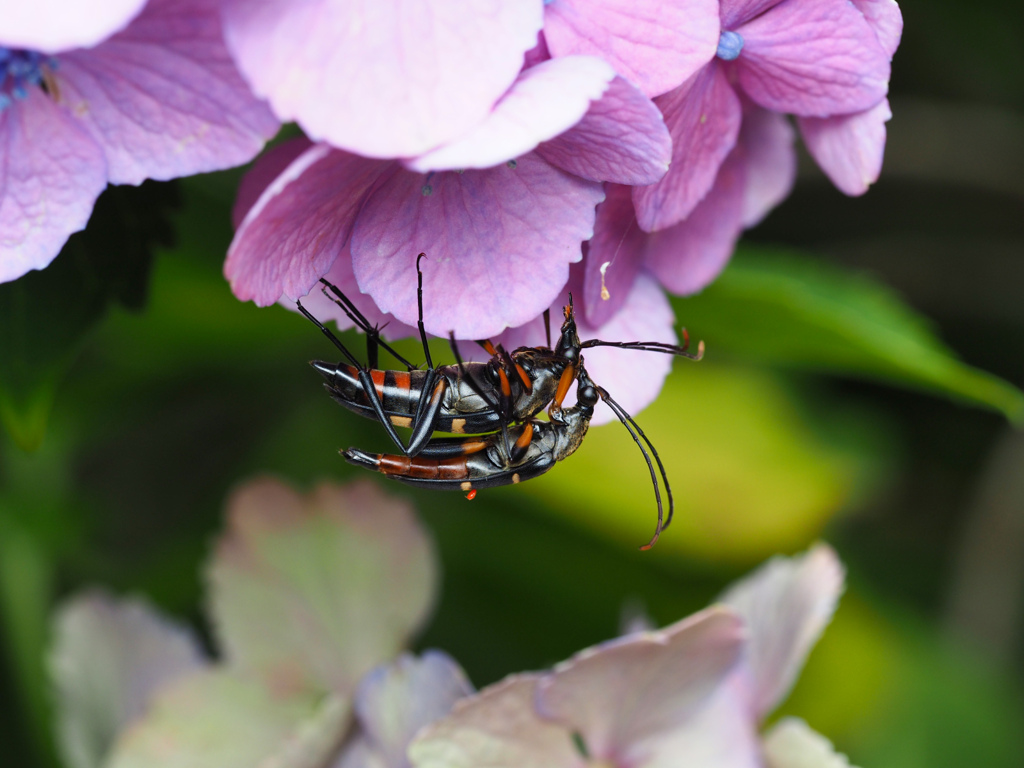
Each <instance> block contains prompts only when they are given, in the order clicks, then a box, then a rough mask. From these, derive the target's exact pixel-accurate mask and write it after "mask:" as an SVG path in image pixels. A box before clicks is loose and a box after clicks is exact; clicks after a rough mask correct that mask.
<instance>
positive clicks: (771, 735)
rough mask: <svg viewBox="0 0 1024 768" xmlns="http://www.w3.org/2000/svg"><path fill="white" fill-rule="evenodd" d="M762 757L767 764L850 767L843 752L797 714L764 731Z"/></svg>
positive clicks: (797, 767)
mask: <svg viewBox="0 0 1024 768" xmlns="http://www.w3.org/2000/svg"><path fill="white" fill-rule="evenodd" d="M764 757H765V763H766V764H767V767H768V768H805V767H806V766H815V768H850V761H849V760H848V759H847V758H846V755H843V754H840V753H838V752H836V750H835V747H833V746H832V742H830V741H829V740H828V739H826V738H825V737H824V736H822V735H821V734H820V733H815V732H814V731H813V730H812V729H811V727H810V726H808V725H807V723H805V722H804V721H803V720H801V719H799V718H796V717H787V718H784V719H782V720H780V721H779V722H778V723H776V724H775V725H774V726H772V728H771V730H769V731H768V733H767V734H765V739H764Z"/></svg>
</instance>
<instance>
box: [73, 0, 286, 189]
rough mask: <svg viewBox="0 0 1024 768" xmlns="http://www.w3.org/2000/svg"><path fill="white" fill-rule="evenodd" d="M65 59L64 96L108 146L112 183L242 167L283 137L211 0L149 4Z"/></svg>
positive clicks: (155, 0) (166, 0)
mask: <svg viewBox="0 0 1024 768" xmlns="http://www.w3.org/2000/svg"><path fill="white" fill-rule="evenodd" d="M60 62H61V68H60V69H59V70H58V71H57V82H58V85H59V87H60V94H61V100H62V101H64V102H65V103H67V105H68V106H69V108H70V109H71V111H72V113H73V114H74V115H75V117H76V118H77V119H78V120H79V121H80V122H81V123H82V124H83V125H84V126H85V127H86V128H87V129H88V130H89V131H91V132H92V134H93V136H94V137H95V138H96V141H97V142H99V144H100V145H101V146H102V147H103V149H104V152H105V153H106V156H107V164H108V167H109V171H108V173H109V178H110V181H111V182H112V183H114V184H139V183H141V182H142V181H143V180H144V179H146V178H152V179H171V178H175V177H177V176H188V175H191V174H194V173H203V172H206V171H214V170H219V169H222V168H231V167H233V166H236V165H241V164H242V163H246V162H248V161H249V160H251V159H252V158H253V157H255V156H256V154H257V153H258V152H259V151H260V150H261V149H262V148H263V145H264V144H265V143H266V141H267V139H269V138H270V137H271V136H273V135H274V134H275V133H277V129H278V122H277V120H276V119H275V118H274V116H273V115H272V114H271V113H270V110H269V109H268V108H267V106H266V104H264V103H263V102H261V101H258V100H257V99H256V98H255V97H254V96H253V95H252V93H251V92H250V90H249V88H248V86H246V84H245V83H244V82H243V80H242V78H241V76H240V75H239V74H238V71H237V70H236V69H235V65H234V63H233V62H232V61H231V57H230V56H229V55H228V51H227V48H225V46H224V41H223V36H222V33H221V25H220V17H219V15H218V13H217V10H216V7H213V6H211V5H210V3H209V2H207V0H151V2H150V3H149V5H147V6H146V9H145V10H144V11H143V12H142V13H141V14H140V15H139V17H138V18H136V19H135V21H133V22H132V23H131V24H130V25H129V26H128V28H127V29H125V30H124V31H123V32H119V33H118V34H116V35H114V37H112V38H110V39H109V40H107V41H106V42H105V43H103V45H101V46H99V47H97V48H94V49H88V50H76V51H71V52H69V53H67V54H64V55H63V56H61V58H60Z"/></svg>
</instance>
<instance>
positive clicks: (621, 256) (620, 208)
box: [553, 184, 648, 326]
mask: <svg viewBox="0 0 1024 768" xmlns="http://www.w3.org/2000/svg"><path fill="white" fill-rule="evenodd" d="M647 238H648V235H647V233H646V232H644V231H643V230H641V229H640V227H639V226H638V225H637V223H636V213H635V211H634V210H633V190H632V189H630V188H629V187H625V186H620V185H618V184H607V185H605V199H604V202H603V203H601V204H600V205H599V206H598V207H597V220H596V221H595V222H594V236H593V237H592V238H591V239H590V242H589V243H587V256H586V258H585V259H584V261H583V263H584V266H585V275H584V278H583V308H584V311H585V314H586V320H587V324H588V325H591V326H599V325H603V324H604V323H606V322H608V320H610V319H611V318H612V317H613V316H614V315H615V313H616V312H618V311H619V309H620V308H621V307H622V305H623V304H624V303H625V302H626V297H627V296H628V295H629V292H630V290H631V289H632V287H633V282H634V281H635V280H636V275H637V272H639V271H640V268H641V266H642V265H643V263H644V255H645V249H646V247H647ZM553 314H554V313H553ZM555 316H556V317H557V315H555Z"/></svg>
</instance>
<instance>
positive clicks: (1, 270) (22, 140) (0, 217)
mask: <svg viewBox="0 0 1024 768" xmlns="http://www.w3.org/2000/svg"><path fill="white" fill-rule="evenodd" d="M106 186H107V167H106V163H105V162H104V160H103V150H102V149H101V148H100V146H99V145H98V144H97V143H96V142H95V141H94V140H93V139H92V137H90V136H89V134H88V133H86V132H85V131H83V130H82V129H81V127H79V126H78V125H77V124H76V123H75V121H74V120H73V119H72V118H71V116H70V115H68V114H67V113H66V112H65V111H64V110H63V109H61V108H60V107H58V106H57V105H56V104H54V103H53V101H52V100H51V99H50V98H48V97H47V96H46V95H45V94H43V92H42V91H40V90H39V89H38V88H35V87H31V88H29V89H28V97H27V98H26V99H23V100H19V101H16V102H15V103H14V104H13V105H12V106H10V107H8V108H7V109H5V110H4V111H3V112H0V283H2V282H7V281H8V280H14V279H16V278H18V277H21V276H22V275H23V274H25V273H26V272H28V271H29V270H30V269H42V268H43V267H45V266H46V265H47V264H49V263H50V262H51V261H53V258H54V257H55V256H56V255H57V253H58V252H59V251H60V249H61V247H62V246H63V245H64V242H65V241H66V240H67V239H68V236H69V235H70V234H71V233H72V232H77V231H78V230H80V229H82V228H84V227H85V224H86V222H87V221H88V220H89V215H90V214H91V213H92V205H93V203H94V202H95V201H96V198H97V197H98V196H99V194H100V192H102V191H103V189H104V187H106Z"/></svg>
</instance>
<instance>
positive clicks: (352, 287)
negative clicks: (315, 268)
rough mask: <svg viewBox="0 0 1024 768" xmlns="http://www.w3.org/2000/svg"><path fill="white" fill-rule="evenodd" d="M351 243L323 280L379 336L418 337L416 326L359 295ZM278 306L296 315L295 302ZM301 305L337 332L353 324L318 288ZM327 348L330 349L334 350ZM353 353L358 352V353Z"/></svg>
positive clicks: (367, 297) (316, 286)
mask: <svg viewBox="0 0 1024 768" xmlns="http://www.w3.org/2000/svg"><path fill="white" fill-rule="evenodd" d="M351 242H352V241H351V240H349V242H348V243H346V244H345V246H344V247H343V248H342V249H341V251H340V252H339V253H338V257H337V258H336V259H335V260H334V263H333V264H331V268H330V269H329V270H327V274H326V275H324V276H323V277H324V279H325V280H327V281H328V282H329V283H331V284H332V285H334V286H335V287H337V288H338V289H340V290H341V292H342V293H344V294H345V296H346V297H348V299H349V300H350V301H351V302H352V303H353V304H355V305H356V309H358V310H359V311H360V312H361V313H362V314H363V317H365V318H366V319H367V320H368V321H369V322H370V324H371V325H376V326H377V327H378V328H380V329H381V331H382V333H381V335H382V336H384V338H386V339H387V340H388V341H393V340H395V339H404V338H407V337H409V336H417V338H418V334H419V331H418V330H417V329H416V328H415V327H412V326H408V325H406V324H405V323H400V322H398V320H396V319H395V317H394V315H389V314H386V313H384V312H381V311H380V309H379V308H378V307H377V305H376V304H375V303H374V301H373V299H372V298H371V297H369V296H367V295H366V294H365V293H360V292H359V283H357V282H356V276H355V273H354V272H353V271H352V251H351V249H350V248H349V245H350V244H351ZM281 306H283V307H285V308H286V309H291V310H293V311H295V312H298V309H296V307H295V302H294V301H293V300H291V299H287V298H283V299H281ZM302 306H304V307H305V308H306V309H308V310H309V311H310V312H311V313H312V314H313V317H315V318H317V319H318V320H319V321H320V322H321V323H326V322H327V321H328V320H333V321H334V322H335V324H336V325H337V327H338V329H339V330H342V331H344V330H347V329H349V328H352V327H354V325H355V324H354V323H353V322H352V320H351V319H350V318H349V316H348V315H347V314H345V311H344V310H343V309H342V308H341V307H340V306H338V304H337V303H336V302H335V301H334V299H333V298H332V297H331V295H329V294H328V293H326V292H325V291H324V290H322V287H321V286H320V285H316V284H314V286H313V288H312V290H310V292H309V293H308V294H306V295H305V296H303V297H302ZM325 341H326V340H325ZM330 349H333V347H331V348H330ZM353 351H355V352H357V353H358V352H359V350H353Z"/></svg>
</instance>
